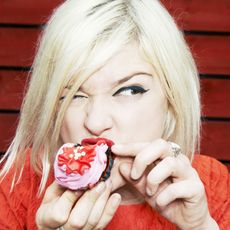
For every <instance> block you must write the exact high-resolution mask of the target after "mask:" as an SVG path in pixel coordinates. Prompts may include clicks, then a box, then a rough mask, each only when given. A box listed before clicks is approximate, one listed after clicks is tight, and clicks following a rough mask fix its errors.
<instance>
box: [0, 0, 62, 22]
mask: <svg viewBox="0 0 230 230" xmlns="http://www.w3.org/2000/svg"><path fill="white" fill-rule="evenodd" d="M63 1H64V0H52V1H47V0H39V1H37V0H29V1H28V0H7V1H1V2H0V23H11V24H16V23H17V24H41V23H44V22H46V21H47V18H48V16H49V15H50V14H51V13H52V11H53V9H54V8H55V7H56V6H58V5H59V4H60V3H62V2H63Z"/></svg>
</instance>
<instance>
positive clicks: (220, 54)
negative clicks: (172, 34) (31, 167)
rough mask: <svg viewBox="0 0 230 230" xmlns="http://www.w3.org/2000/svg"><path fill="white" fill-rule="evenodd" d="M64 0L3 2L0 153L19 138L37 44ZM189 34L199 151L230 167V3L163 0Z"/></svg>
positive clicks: (0, 17)
mask: <svg viewBox="0 0 230 230" xmlns="http://www.w3.org/2000/svg"><path fill="white" fill-rule="evenodd" d="M61 2H62V0H52V1H47V0H39V1H37V0H30V1H26V0H8V1H1V2H0V153H4V152H5V150H6V148H7V146H8V145H9V143H10V141H11V140H12V137H13V135H14V132H15V127H16V124H17V120H18V116H19V111H20V104H21V102H22V96H23V92H24V86H25V83H26V80H27V75H28V71H29V69H30V66H31V63H32V61H33V57H34V52H35V49H36V41H37V38H38V36H39V33H40V31H41V30H42V27H41V25H43V24H44V23H45V22H46V19H47V17H48V15H49V14H50V13H51V12H52V10H53V9H54V8H55V7H56V6H57V5H58V4H60V3H61ZM162 3H163V4H164V5H165V6H166V7H167V8H168V10H169V11H170V13H171V14H172V15H173V16H174V17H175V19H176V20H177V22H178V24H179V26H180V28H181V29H182V30H184V32H185V34H186V40H187V41H188V43H189V45H190V47H191V49H192V51H193V54H194V57H195V59H196V63H197V65H198V68H199V72H200V81H201V87H202V104H203V111H202V121H203V122H202V124H203V125H202V130H203V131H202V141H201V150H202V153H203V154H207V155H210V156H213V157H216V158H218V159H219V160H221V161H223V162H224V163H225V164H226V165H228V164H229V165H230V1H229V0H209V1H208V4H207V1H203V0H162Z"/></svg>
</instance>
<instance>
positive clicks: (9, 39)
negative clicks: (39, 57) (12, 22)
mask: <svg viewBox="0 0 230 230" xmlns="http://www.w3.org/2000/svg"><path fill="white" fill-rule="evenodd" d="M39 33H40V30H38V29H21V28H0V47H1V49H0V65H1V66H30V65H31V63H32V60H33V57H34V52H35V49H36V41H37V38H38V35H39Z"/></svg>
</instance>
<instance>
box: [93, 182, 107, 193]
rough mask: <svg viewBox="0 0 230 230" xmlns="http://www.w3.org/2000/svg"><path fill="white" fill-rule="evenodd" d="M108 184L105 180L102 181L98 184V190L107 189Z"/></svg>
mask: <svg viewBox="0 0 230 230" xmlns="http://www.w3.org/2000/svg"><path fill="white" fill-rule="evenodd" d="M105 188H106V186H105V182H100V183H99V184H98V185H97V186H96V188H95V189H96V191H97V192H98V193H100V192H103V191H104V190H105Z"/></svg>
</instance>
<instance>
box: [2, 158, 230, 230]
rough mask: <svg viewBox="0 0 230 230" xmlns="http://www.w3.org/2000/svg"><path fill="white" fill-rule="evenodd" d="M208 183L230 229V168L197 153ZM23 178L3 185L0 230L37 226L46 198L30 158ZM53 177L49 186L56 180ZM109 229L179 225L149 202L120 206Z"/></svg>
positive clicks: (212, 206) (218, 215) (213, 206)
mask: <svg viewBox="0 0 230 230" xmlns="http://www.w3.org/2000/svg"><path fill="white" fill-rule="evenodd" d="M193 167H194V168H195V169H196V170H197V172H198V173H199V175H200V178H201V180H202V181H203V183H204V186H205V189H206V193H207V198H208V204H209V210H210V212H211V215H212V217H213V218H214V219H215V220H216V221H217V222H218V224H219V226H220V229H224V230H227V229H230V175H229V172H228V170H227V168H226V167H225V166H224V165H222V164H221V163H220V162H218V161H216V160H215V159H213V158H210V157H206V156H200V155H197V156H195V158H194V161H193ZM22 178H23V179H22V180H21V181H20V183H18V184H17V185H16V186H15V187H14V189H13V191H12V192H11V193H10V185H11V181H12V175H11V173H9V174H8V175H7V177H6V178H5V179H4V180H3V181H2V182H1V184H0V229H1V230H5V229H12V230H14V229H29V230H30V229H31V230H33V229H37V228H36V225H35V214H36V211H37V209H38V207H39V205H40V203H41V200H42V197H40V198H37V196H36V193H37V190H38V186H39V182H40V178H39V177H38V176H37V175H36V174H35V173H34V171H33V170H32V169H31V168H30V165H29V161H28V162H27V163H26V166H25V169H24V171H23V175H22ZM52 181H53V175H51V176H50V178H49V181H48V184H47V186H48V185H49V184H50V183H52ZM106 229H119V230H120V229H131V230H137V229H141V230H144V229H157V230H160V229H176V227H175V225H173V224H172V223H170V222H169V221H167V220H166V219H165V218H164V217H162V216H160V215H159V214H158V213H157V212H155V211H154V210H152V209H151V208H150V207H149V206H148V205H147V204H136V205H120V207H119V208H118V210H117V212H116V214H115V216H114V217H113V220H112V221H111V222H110V224H109V225H108V226H107V228H106Z"/></svg>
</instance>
